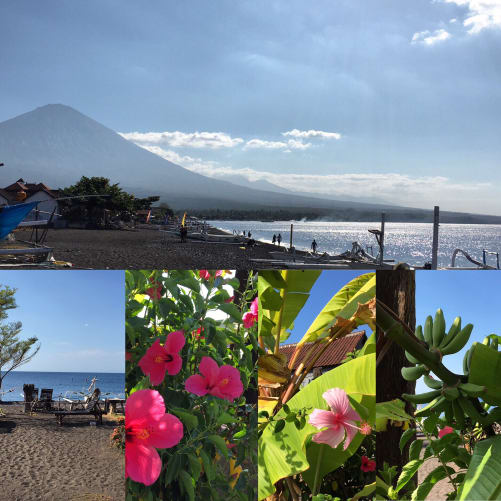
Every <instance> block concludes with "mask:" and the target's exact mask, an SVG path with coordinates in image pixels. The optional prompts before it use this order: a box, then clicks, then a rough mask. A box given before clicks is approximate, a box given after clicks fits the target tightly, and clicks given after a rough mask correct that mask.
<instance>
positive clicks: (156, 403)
mask: <svg viewBox="0 0 501 501" xmlns="http://www.w3.org/2000/svg"><path fill="white" fill-rule="evenodd" d="M164 414H165V404H164V399H163V397H162V395H160V393H158V391H156V390H138V391H136V392H134V393H133V394H132V395H131V396H130V397H129V398H128V399H127V402H126V403H125V422H126V424H127V423H128V422H129V421H133V420H135V419H143V418H152V419H160V418H161V417H162V416H163V415H164Z"/></svg>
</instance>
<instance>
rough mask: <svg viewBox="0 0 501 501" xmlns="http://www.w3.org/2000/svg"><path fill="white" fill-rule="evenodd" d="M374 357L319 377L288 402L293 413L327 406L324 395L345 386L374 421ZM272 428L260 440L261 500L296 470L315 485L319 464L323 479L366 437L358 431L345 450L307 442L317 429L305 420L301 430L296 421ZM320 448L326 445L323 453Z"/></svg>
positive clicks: (280, 412) (310, 483) (342, 462)
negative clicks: (278, 482)
mask: <svg viewBox="0 0 501 501" xmlns="http://www.w3.org/2000/svg"><path fill="white" fill-rule="evenodd" d="M375 358H376V357H375V355H367V356H365V357H360V358H356V359H354V360H351V361H350V362H347V363H345V364H343V365H340V366H338V367H336V368H335V369H332V370H331V371H329V372H327V373H325V374H323V375H322V376H320V377H318V378H316V379H315V380H313V381H312V382H311V383H309V384H308V385H307V386H305V387H304V388H303V389H302V390H301V391H299V392H298V393H297V394H296V395H294V397H292V398H291V399H290V400H289V401H288V402H287V405H288V407H289V409H290V411H291V413H294V414H298V413H299V412H300V411H302V410H303V409H305V408H306V409H308V413H311V412H312V410H313V409H327V408H328V405H327V402H326V401H325V400H324V399H323V397H322V394H323V393H324V392H325V391H326V390H328V389H330V388H336V387H337V388H342V389H344V390H345V391H346V393H347V394H348V395H349V396H351V397H353V398H355V399H356V400H357V402H359V403H361V404H362V405H363V406H364V407H366V408H367V409H368V410H369V416H370V420H369V423H372V422H373V420H374V418H375V392H376V388H375V366H376V360H375ZM286 415H287V414H286V413H285V411H284V410H283V409H280V411H279V412H278V413H277V414H276V416H275V419H276V420H281V419H285V417H286ZM300 424H302V423H300ZM273 429H274V427H273V426H268V427H267V428H266V429H265V430H264V432H263V434H262V435H261V437H260V438H259V441H258V465H259V468H258V477H259V478H258V499H260V500H261V499H264V498H266V497H267V496H270V495H271V494H273V492H274V491H275V487H274V484H275V482H277V481H278V480H279V479H281V478H285V477H289V476H291V475H295V474H297V473H302V476H303V478H304V480H305V481H306V482H307V483H308V484H309V485H310V486H313V483H314V477H315V470H316V467H317V466H318V467H319V478H320V479H322V478H323V477H324V476H325V475H326V474H327V473H329V472H331V471H333V470H335V469H336V468H338V467H339V466H341V465H342V464H344V463H345V462H346V460H347V459H348V458H350V457H351V456H352V455H353V454H354V453H355V452H356V451H357V449H358V447H359V446H360V444H361V443H362V440H363V439H364V435H362V434H361V433H357V434H356V435H355V437H354V438H353V440H352V442H351V443H350V446H349V447H348V449H347V450H346V451H345V450H343V446H342V445H340V446H339V447H337V448H336V449H333V448H332V447H329V446H327V445H322V444H316V443H315V442H310V443H309V444H306V440H307V437H309V436H311V435H312V434H313V433H317V432H318V430H317V428H315V427H313V426H312V425H310V424H309V423H308V422H307V420H306V419H305V422H304V426H303V427H302V429H298V428H296V426H295V424H294V422H285V425H284V428H283V430H282V431H281V433H273ZM321 447H323V448H324V449H323V451H322V455H321V454H320V450H321ZM305 448H306V449H305ZM291 457H292V458H293V459H292V460H291Z"/></svg>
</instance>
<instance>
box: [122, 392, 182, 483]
mask: <svg viewBox="0 0 501 501" xmlns="http://www.w3.org/2000/svg"><path fill="white" fill-rule="evenodd" d="M182 438H183V424H182V423H181V421H180V420H179V419H178V418H177V417H176V416H173V415H172V414H166V413H165V404H164V399H163V398H162V395H160V393H158V391H155V390H139V391H136V392H135V393H133V394H132V395H131V396H130V397H129V398H128V399H127V402H126V404H125V478H127V477H130V478H131V479H132V480H134V482H141V483H142V484H144V485H151V484H153V483H154V482H156V480H157V478H158V476H159V475H160V471H161V469H162V460H161V459H160V456H159V455H158V452H157V450H156V448H155V447H158V448H160V449H165V448H167V447H174V446H175V445H177V444H178V443H179V442H180V440H181V439H182Z"/></svg>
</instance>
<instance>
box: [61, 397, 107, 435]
mask: <svg viewBox="0 0 501 501" xmlns="http://www.w3.org/2000/svg"><path fill="white" fill-rule="evenodd" d="M100 395H101V391H100V390H99V388H96V389H95V390H94V392H93V393H92V396H91V397H90V398H89V400H87V402H85V404H84V405H83V409H79V410H71V411H56V412H54V415H55V416H56V420H57V422H58V423H59V426H63V418H64V417H65V416H94V419H95V420H96V423H97V424H103V411H102V410H101V408H100V406H99V396H100Z"/></svg>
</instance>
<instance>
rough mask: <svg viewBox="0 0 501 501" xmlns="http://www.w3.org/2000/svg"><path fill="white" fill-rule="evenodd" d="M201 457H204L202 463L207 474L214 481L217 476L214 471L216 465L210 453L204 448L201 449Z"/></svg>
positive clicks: (209, 479) (208, 478)
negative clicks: (213, 463)
mask: <svg viewBox="0 0 501 501" xmlns="http://www.w3.org/2000/svg"><path fill="white" fill-rule="evenodd" d="M200 457H201V458H202V463H203V465H204V471H205V475H206V477H207V480H208V481H209V482H212V481H213V480H214V478H215V476H216V472H215V471H214V466H213V465H212V461H211V460H210V458H209V456H208V454H207V453H206V452H205V451H204V450H203V449H202V450H201V451H200Z"/></svg>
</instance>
